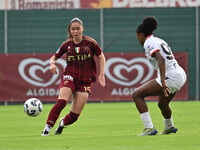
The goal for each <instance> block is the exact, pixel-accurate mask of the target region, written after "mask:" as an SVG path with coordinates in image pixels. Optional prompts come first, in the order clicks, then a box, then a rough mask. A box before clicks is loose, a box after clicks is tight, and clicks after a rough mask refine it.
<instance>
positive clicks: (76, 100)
mask: <svg viewBox="0 0 200 150" xmlns="http://www.w3.org/2000/svg"><path fill="white" fill-rule="evenodd" d="M88 96H89V94H88V92H75V93H74V97H73V99H72V104H71V111H72V112H74V113H77V114H80V113H81V111H82V110H83V108H84V106H85V104H86V102H87V100H88Z"/></svg>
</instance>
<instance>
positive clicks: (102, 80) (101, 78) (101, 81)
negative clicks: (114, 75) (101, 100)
mask: <svg viewBox="0 0 200 150" xmlns="http://www.w3.org/2000/svg"><path fill="white" fill-rule="evenodd" d="M98 82H99V83H100V84H101V86H102V87H104V86H105V85H106V82H105V76H104V74H103V75H99V76H98Z"/></svg>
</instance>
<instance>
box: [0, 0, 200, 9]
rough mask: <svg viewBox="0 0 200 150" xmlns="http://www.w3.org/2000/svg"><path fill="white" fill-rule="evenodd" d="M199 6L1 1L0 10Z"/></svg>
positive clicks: (154, 1)
mask: <svg viewBox="0 0 200 150" xmlns="http://www.w3.org/2000/svg"><path fill="white" fill-rule="evenodd" d="M197 6H200V0H0V9H8V10H32V9H50V10H55V9H97V8H135V7H136V8H137V7H144V8H147V7H148V8H152V7H197Z"/></svg>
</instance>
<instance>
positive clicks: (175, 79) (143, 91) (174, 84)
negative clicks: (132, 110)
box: [132, 16, 186, 136]
mask: <svg viewBox="0 0 200 150" xmlns="http://www.w3.org/2000/svg"><path fill="white" fill-rule="evenodd" d="M157 26H158V21H157V19H156V18H155V17H152V16H150V17H146V18H145V19H144V20H143V22H142V24H140V25H139V26H138V28H137V30H136V36H137V39H138V41H139V43H140V44H141V45H142V46H143V47H144V49H145V55H146V57H147V59H148V60H149V63H151V64H152V66H153V67H154V69H156V70H157V78H156V79H153V80H150V81H148V82H147V83H145V84H143V85H142V86H140V87H139V88H137V89H136V90H135V91H134V93H133V95H132V96H133V100H134V101H135V104H136V107H137V109H138V111H139V113H140V116H141V119H142V121H143V123H144V126H145V129H144V131H143V132H142V133H141V134H139V135H140V136H146V135H155V134H157V130H156V129H155V128H154V126H153V123H152V121H151V118H150V114H149V111H148V107H147V104H146V102H145V99H144V98H145V97H148V96H159V101H158V106H159V108H160V110H161V113H162V115H163V119H164V125H165V129H164V130H163V131H162V132H161V134H169V133H176V132H177V130H178V129H177V128H176V127H175V126H174V124H173V120H172V110H171V108H170V106H169V103H170V101H171V100H172V99H173V98H174V96H175V95H176V92H177V91H178V90H180V89H181V87H182V86H183V85H184V84H185V81H186V74H185V71H184V70H183V69H182V68H181V67H180V66H179V64H178V62H177V61H176V59H175V58H174V55H173V53H172V51H171V49H170V47H169V45H168V44H167V43H166V42H165V41H164V40H162V39H160V38H158V37H154V36H153V31H154V30H155V29H157Z"/></svg>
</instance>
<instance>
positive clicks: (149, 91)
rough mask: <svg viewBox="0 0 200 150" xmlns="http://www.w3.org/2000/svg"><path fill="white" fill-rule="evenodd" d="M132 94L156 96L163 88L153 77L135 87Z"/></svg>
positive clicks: (161, 92)
mask: <svg viewBox="0 0 200 150" xmlns="http://www.w3.org/2000/svg"><path fill="white" fill-rule="evenodd" d="M134 94H136V95H137V96H142V97H147V96H158V95H161V94H163V90H162V87H161V86H160V85H159V84H158V82H157V81H156V80H155V79H153V80H150V81H148V82H146V83H144V84H143V85H141V86H140V87H139V88H137V89H136V91H135V92H134Z"/></svg>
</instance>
